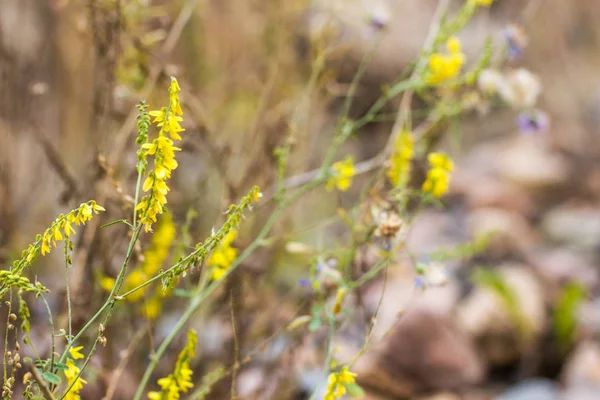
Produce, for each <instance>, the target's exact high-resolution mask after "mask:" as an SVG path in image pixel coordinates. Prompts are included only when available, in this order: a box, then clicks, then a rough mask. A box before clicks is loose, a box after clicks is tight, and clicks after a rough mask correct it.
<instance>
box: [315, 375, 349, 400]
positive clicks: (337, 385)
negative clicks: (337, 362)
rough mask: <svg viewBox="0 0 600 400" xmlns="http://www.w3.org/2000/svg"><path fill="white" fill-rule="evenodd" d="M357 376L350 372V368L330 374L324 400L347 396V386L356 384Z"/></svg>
mask: <svg viewBox="0 0 600 400" xmlns="http://www.w3.org/2000/svg"><path fill="white" fill-rule="evenodd" d="M355 377H356V374H355V373H353V372H350V370H349V369H348V367H342V368H341V369H340V370H339V371H338V372H332V373H331V374H329V378H328V380H327V393H325V397H324V398H323V400H335V399H339V398H341V397H342V396H343V395H345V394H346V385H347V384H351V383H354V378H355Z"/></svg>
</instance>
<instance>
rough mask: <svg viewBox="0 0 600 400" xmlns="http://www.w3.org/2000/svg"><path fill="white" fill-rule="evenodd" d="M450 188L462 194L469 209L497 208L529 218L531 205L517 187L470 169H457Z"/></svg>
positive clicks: (525, 195)
mask: <svg viewBox="0 0 600 400" xmlns="http://www.w3.org/2000/svg"><path fill="white" fill-rule="evenodd" d="M452 187H453V189H454V191H455V192H458V193H462V194H463V195H464V197H465V202H466V204H467V206H468V207H469V209H471V210H474V209H478V208H498V209H502V210H506V211H512V212H516V213H519V214H521V215H525V216H529V215H530V214H531V213H532V210H533V203H532V201H531V199H530V198H529V196H527V194H526V193H525V192H524V191H523V190H522V189H521V188H520V187H519V186H517V185H515V184H513V183H510V182H506V181H502V180H500V179H496V178H494V177H492V176H487V175H483V174H481V173H480V172H478V171H476V170H472V169H471V168H460V167H459V168H458V169H457V171H456V173H455V174H454V175H453V176H452Z"/></svg>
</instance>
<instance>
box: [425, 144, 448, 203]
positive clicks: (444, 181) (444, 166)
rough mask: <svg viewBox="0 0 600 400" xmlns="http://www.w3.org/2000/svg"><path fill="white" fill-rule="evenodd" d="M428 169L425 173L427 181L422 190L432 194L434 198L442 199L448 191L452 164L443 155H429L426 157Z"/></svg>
mask: <svg viewBox="0 0 600 400" xmlns="http://www.w3.org/2000/svg"><path fill="white" fill-rule="evenodd" d="M428 160H429V165H430V167H431V168H430V169H429V172H427V179H426V180H425V182H424V183H423V190H424V191H425V192H428V193H431V194H433V195H434V196H435V197H442V196H443V195H444V194H446V192H447V191H448V185H449V184H450V173H451V172H452V170H453V169H454V163H453V162H452V160H451V159H450V157H448V156H447V155H446V154H444V153H431V154H429V156H428Z"/></svg>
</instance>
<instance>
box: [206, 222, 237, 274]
mask: <svg viewBox="0 0 600 400" xmlns="http://www.w3.org/2000/svg"><path fill="white" fill-rule="evenodd" d="M236 237H237V231H235V230H233V231H230V232H229V233H227V234H226V235H225V237H224V238H223V240H222V241H221V243H219V246H217V248H216V249H215V250H214V251H213V252H212V254H211V255H210V257H208V260H206V264H207V265H208V266H209V267H212V270H211V274H212V275H211V277H212V280H215V281H217V280H220V279H222V278H223V277H224V276H225V274H226V273H227V270H228V269H229V267H230V266H231V264H232V263H233V262H234V261H235V259H236V257H237V255H238V250H237V249H236V248H235V247H232V246H231V244H232V243H233V241H234V240H235V238H236Z"/></svg>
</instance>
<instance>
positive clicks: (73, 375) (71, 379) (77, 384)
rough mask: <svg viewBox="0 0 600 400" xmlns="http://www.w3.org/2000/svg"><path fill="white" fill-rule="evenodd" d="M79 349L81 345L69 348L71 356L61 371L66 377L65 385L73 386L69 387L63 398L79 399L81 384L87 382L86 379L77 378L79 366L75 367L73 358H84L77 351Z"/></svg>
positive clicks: (68, 399)
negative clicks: (65, 367)
mask: <svg viewBox="0 0 600 400" xmlns="http://www.w3.org/2000/svg"><path fill="white" fill-rule="evenodd" d="M81 349H83V346H79V347H71V348H70V349H69V354H70V355H71V358H68V359H67V369H65V370H64V371H63V372H64V374H65V378H67V386H68V387H69V386H71V385H73V386H71V389H70V390H69V392H68V393H67V394H66V395H65V397H64V399H65V400H80V396H79V392H80V391H81V389H83V385H84V384H87V381H86V380H84V379H83V378H81V377H79V378H77V376H78V375H79V373H80V372H81V370H80V369H79V367H77V365H75V362H74V361H73V359H75V360H77V359H80V358H84V355H83V354H81V353H80V352H79V351H80V350H81Z"/></svg>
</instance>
